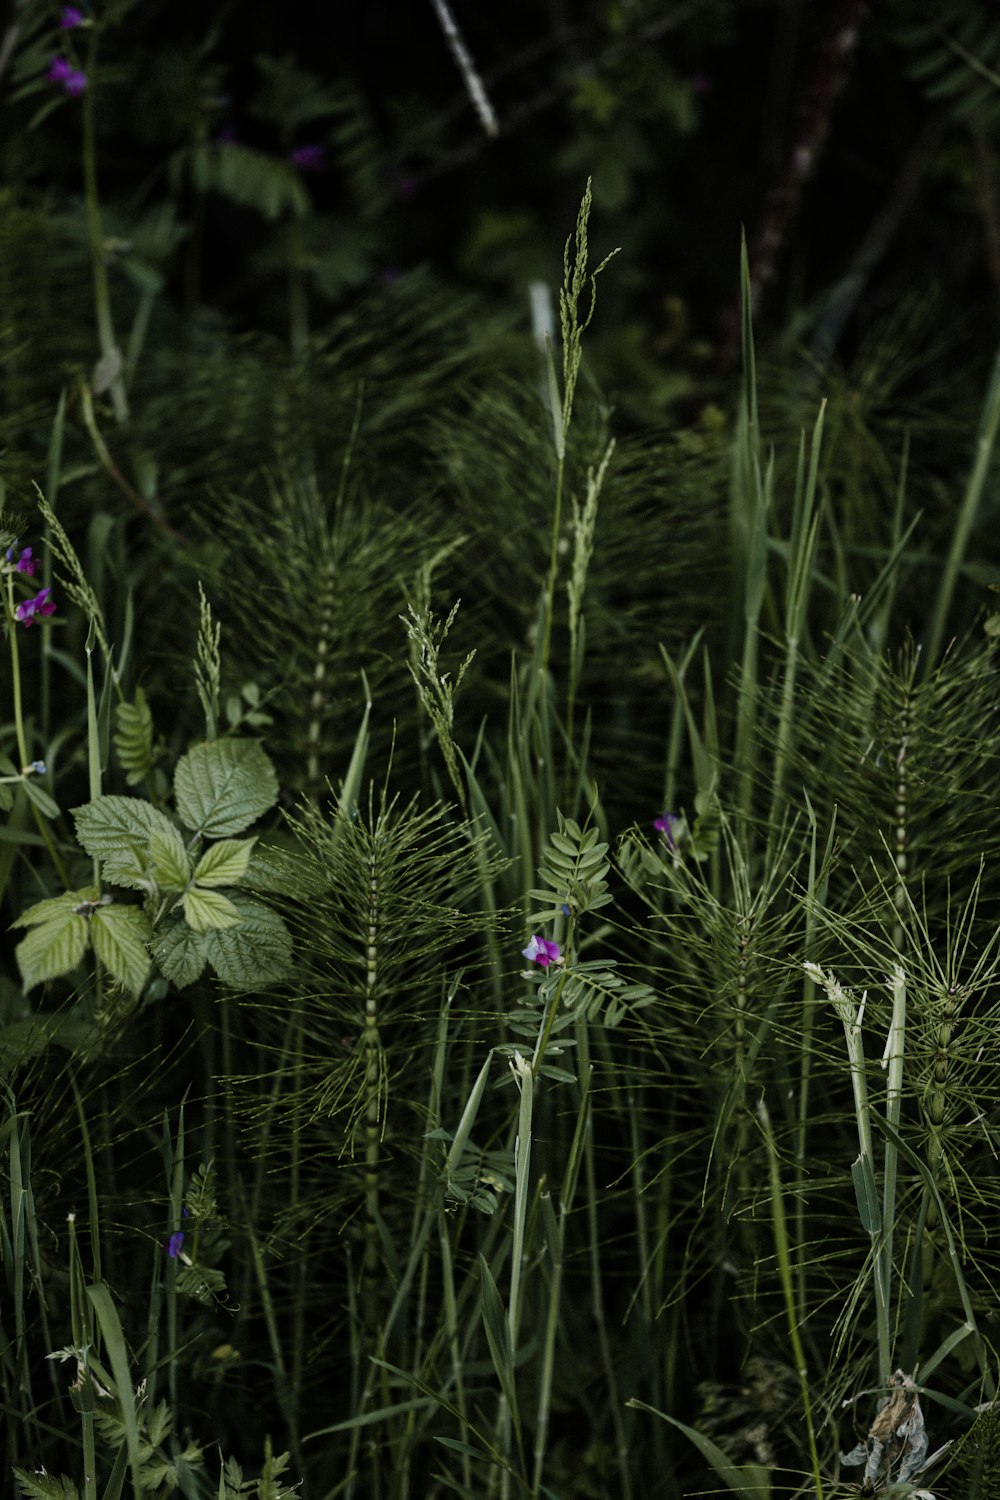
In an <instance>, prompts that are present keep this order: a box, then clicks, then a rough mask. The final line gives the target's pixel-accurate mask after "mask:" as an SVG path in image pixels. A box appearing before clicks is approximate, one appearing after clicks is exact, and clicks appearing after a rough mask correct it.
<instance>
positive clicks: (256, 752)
mask: <svg viewBox="0 0 1000 1500" xmlns="http://www.w3.org/2000/svg"><path fill="white" fill-rule="evenodd" d="M174 797H175V799H176V802H177V812H178V814H179V816H180V818H181V821H182V822H183V823H184V825H185V826H186V827H187V828H191V829H194V830H195V831H196V832H198V833H202V834H204V835H205V837H206V838H211V839H220V838H228V837H229V836H231V835H232V834H234V833H242V832H243V830H244V829H245V828H249V826H250V824H251V823H255V822H256V821H257V819H258V818H259V817H262V816H263V814H264V813H266V812H267V811H268V810H269V809H270V808H272V807H273V806H274V804H275V802H277V800H278V778H277V776H276V775H275V770H274V766H273V765H272V764H271V762H270V760H269V759H268V757H267V755H266V754H265V753H264V751H263V750H262V749H261V747H260V745H258V744H257V741H256V740H211V741H209V742H207V743H206V744H203V745H195V746H194V748H193V749H191V750H189V751H188V753H187V755H182V756H181V758H180V760H179V761H178V762H177V770H176V772H175V773H174Z"/></svg>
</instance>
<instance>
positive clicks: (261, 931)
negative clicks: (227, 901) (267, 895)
mask: <svg viewBox="0 0 1000 1500" xmlns="http://www.w3.org/2000/svg"><path fill="white" fill-rule="evenodd" d="M231 900H232V905H233V906H234V907H235V909H236V911H237V913H238V914H239V918H240V925H239V926H238V927H230V928H227V929H225V930H224V931H223V930H219V931H216V932H212V933H206V934H205V943H206V951H207V953H208V959H209V962H210V963H211V965H212V967H213V969H214V970H215V972H216V973H217V974H218V976H219V978H220V979H221V980H222V982H223V983H224V984H231V985H233V986H234V987H236V988H243V987H245V986H254V987H259V986H261V985H266V984H274V983H276V982H277V981H278V980H279V979H284V978H285V977H286V975H287V974H288V970H289V967H290V964H291V960H292V939H291V936H290V934H289V931H288V928H287V927H286V926H285V924H284V922H283V921H282V920H281V918H280V917H279V916H278V914H277V912H274V911H272V910H271V909H270V907H268V906H265V905H264V904H263V902H261V901H256V900H254V898H253V896H246V895H244V894H243V893H242V892H241V891H233V892H232V894H231Z"/></svg>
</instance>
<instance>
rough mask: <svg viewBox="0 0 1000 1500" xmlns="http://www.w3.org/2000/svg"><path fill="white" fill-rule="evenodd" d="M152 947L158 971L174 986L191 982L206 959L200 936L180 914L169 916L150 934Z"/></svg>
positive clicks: (183, 986)
mask: <svg viewBox="0 0 1000 1500" xmlns="http://www.w3.org/2000/svg"><path fill="white" fill-rule="evenodd" d="M152 949H153V957H154V958H155V960H156V964H157V967H158V969H159V970H160V973H161V974H162V975H163V977H164V978H165V979H169V980H170V981H171V983H172V984H176V985H177V987H178V989H184V988H185V987H186V986H187V985H189V984H193V983H194V981H195V980H196V979H197V978H198V976H199V975H200V973H201V971H202V970H203V969H204V967H205V964H206V962H207V959H208V954H207V951H206V948H205V938H204V936H203V935H202V934H201V933H200V932H195V931H193V929H192V928H190V927H189V926H188V925H187V923H186V922H185V921H184V919H183V918H182V917H180V916H176V917H171V918H170V920H169V921H167V922H166V923H165V924H164V926H163V927H162V928H161V930H160V931H159V932H157V933H155V934H154V935H153V942H152Z"/></svg>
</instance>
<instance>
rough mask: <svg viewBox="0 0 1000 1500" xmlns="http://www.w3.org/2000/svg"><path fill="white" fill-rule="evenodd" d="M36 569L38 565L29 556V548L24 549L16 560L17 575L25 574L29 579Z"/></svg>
mask: <svg viewBox="0 0 1000 1500" xmlns="http://www.w3.org/2000/svg"><path fill="white" fill-rule="evenodd" d="M37 567H38V563H37V562H36V561H35V559H34V558H33V557H32V555H31V548H30V547H25V548H24V550H23V552H22V553H21V556H20V557H19V558H18V560H17V571H18V572H19V573H27V575H28V577H29V578H30V577H31V575H32V573H34V571H35V569H36V568H37Z"/></svg>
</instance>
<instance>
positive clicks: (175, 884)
mask: <svg viewBox="0 0 1000 1500" xmlns="http://www.w3.org/2000/svg"><path fill="white" fill-rule="evenodd" d="M149 862H150V867H151V873H152V875H153V878H154V879H155V881H156V883H157V885H158V886H159V887H160V889H161V890H162V891H183V890H186V889H187V887H188V886H189V885H190V883H191V861H190V859H189V858H188V852H187V849H186V848H185V847H184V840H183V838H182V837H181V834H180V830H179V829H177V828H175V827H174V826H173V824H171V826H170V829H169V831H168V830H167V829H165V828H154V829H152V830H151V831H150V835H149Z"/></svg>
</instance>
